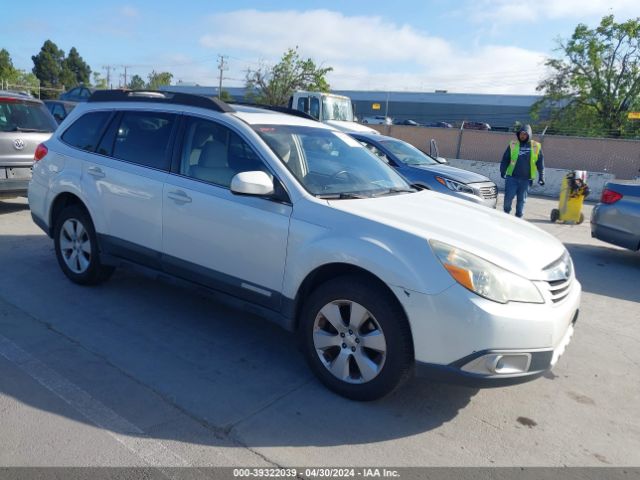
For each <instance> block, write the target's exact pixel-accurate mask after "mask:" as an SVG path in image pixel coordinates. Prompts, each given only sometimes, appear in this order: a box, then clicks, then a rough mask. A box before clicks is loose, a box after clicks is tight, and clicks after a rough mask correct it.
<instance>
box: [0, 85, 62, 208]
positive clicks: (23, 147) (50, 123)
mask: <svg viewBox="0 0 640 480" xmlns="http://www.w3.org/2000/svg"><path fill="white" fill-rule="evenodd" d="M57 126H58V124H57V123H56V121H55V119H54V118H53V116H52V115H51V113H49V110H47V107H45V105H44V103H42V102H41V101H40V100H38V99H35V98H32V97H30V96H28V95H24V94H20V93H13V92H4V91H0V198H11V197H17V196H20V195H25V194H26V192H27V186H28V184H29V180H30V179H31V166H32V165H33V157H34V154H35V152H36V148H37V147H38V145H39V144H40V143H42V142H44V141H45V140H48V139H49V137H51V134H52V133H53V132H54V130H55V129H56V127H57Z"/></svg>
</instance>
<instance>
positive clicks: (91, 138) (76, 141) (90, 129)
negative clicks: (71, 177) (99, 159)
mask: <svg viewBox="0 0 640 480" xmlns="http://www.w3.org/2000/svg"><path fill="white" fill-rule="evenodd" d="M110 117H111V112H104V111H103V112H90V113H86V114H84V115H83V116H81V117H80V118H79V119H78V120H76V121H75V122H73V124H72V125H71V126H70V127H69V128H68V129H67V130H66V131H65V132H64V133H63V134H62V141H63V142H64V143H66V144H67V145H70V146H72V147H76V148H79V149H81V150H86V151H87V152H94V151H95V150H96V147H97V146H98V142H99V141H100V136H101V135H102V132H103V131H104V128H105V126H106V124H107V121H108V120H109V118H110Z"/></svg>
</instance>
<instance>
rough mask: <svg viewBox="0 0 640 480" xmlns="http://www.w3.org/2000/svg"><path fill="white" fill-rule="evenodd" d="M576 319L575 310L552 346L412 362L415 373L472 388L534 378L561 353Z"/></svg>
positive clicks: (553, 362) (547, 368)
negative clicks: (444, 361)
mask: <svg viewBox="0 0 640 480" xmlns="http://www.w3.org/2000/svg"><path fill="white" fill-rule="evenodd" d="M577 320H578V311H577V310H576V313H575V315H574V317H573V320H572V322H571V325H569V327H568V328H567V332H566V333H565V336H564V337H563V339H562V341H561V342H560V344H559V345H558V346H557V347H556V348H555V349H543V350H530V351H527V350H483V351H480V352H475V353H473V354H471V355H468V356H466V357H464V358H461V359H459V360H457V361H455V362H452V363H451V364H449V365H438V364H431V363H426V362H416V369H415V373H416V376H418V377H421V378H427V379H429V380H434V381H438V382H443V383H451V384H456V385H464V386H467V387H476V388H490V387H504V386H508V385H517V384H519V383H524V382H528V381H531V380H534V379H536V378H538V377H540V376H541V375H543V374H544V373H545V372H547V371H548V370H550V369H551V368H552V367H553V366H554V365H555V364H556V362H557V361H558V359H559V358H560V356H561V355H562V354H563V353H564V351H565V349H566V347H567V345H568V344H569V342H570V340H571V337H572V336H573V331H574V325H575V323H576V321H577ZM510 360H511V363H509V362H510ZM523 360H524V363H523ZM501 361H505V363H503V366H500V362H501ZM520 367H523V368H520ZM483 370H484V371H483ZM518 370H522V371H518Z"/></svg>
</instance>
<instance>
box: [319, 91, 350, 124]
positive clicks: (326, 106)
mask: <svg viewBox="0 0 640 480" xmlns="http://www.w3.org/2000/svg"><path fill="white" fill-rule="evenodd" d="M322 116H323V119H322V120H323V121H327V120H342V121H345V122H353V110H352V108H351V100H349V99H348V98H340V97H332V96H329V95H323V96H322Z"/></svg>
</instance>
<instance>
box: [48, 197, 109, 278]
mask: <svg viewBox="0 0 640 480" xmlns="http://www.w3.org/2000/svg"><path fill="white" fill-rule="evenodd" d="M53 238H54V242H55V250H56V257H57V259H58V264H59V265H60V268H61V269H62V271H63V272H64V274H65V275H66V276H67V278H68V279H69V280H71V281H72V282H74V283H78V284H80V285H96V284H98V283H101V282H104V281H105V280H107V279H108V278H109V277H110V276H111V274H112V273H113V270H114V268H113V267H110V266H106V265H103V264H102V263H101V262H100V255H99V252H98V240H97V237H96V232H95V229H94V227H93V222H92V221H91V217H90V216H89V214H88V213H87V211H86V210H85V209H84V208H82V207H80V206H78V205H71V206H69V207H67V208H65V209H64V210H63V211H62V212H61V213H60V215H59V216H58V218H57V219H56V223H55V227H54V233H53Z"/></svg>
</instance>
